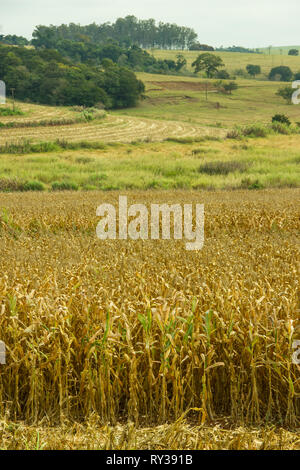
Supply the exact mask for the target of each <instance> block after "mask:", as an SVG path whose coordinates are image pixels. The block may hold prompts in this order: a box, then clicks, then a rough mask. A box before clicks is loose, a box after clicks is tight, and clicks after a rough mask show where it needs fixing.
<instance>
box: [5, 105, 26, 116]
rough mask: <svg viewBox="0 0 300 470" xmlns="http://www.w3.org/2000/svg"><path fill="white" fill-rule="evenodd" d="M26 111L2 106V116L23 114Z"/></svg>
mask: <svg viewBox="0 0 300 470" xmlns="http://www.w3.org/2000/svg"><path fill="white" fill-rule="evenodd" d="M24 114H25V113H23V111H21V109H19V108H16V107H15V109H12V108H0V116H23V115H24Z"/></svg>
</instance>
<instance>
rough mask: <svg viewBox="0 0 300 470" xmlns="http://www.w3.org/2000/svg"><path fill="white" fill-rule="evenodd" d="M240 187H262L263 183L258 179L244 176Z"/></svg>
mask: <svg viewBox="0 0 300 470" xmlns="http://www.w3.org/2000/svg"><path fill="white" fill-rule="evenodd" d="M241 188H242V189H263V185H262V184H261V183H260V181H259V180H258V179H256V180H254V181H253V180H251V178H245V179H243V180H242V182H241Z"/></svg>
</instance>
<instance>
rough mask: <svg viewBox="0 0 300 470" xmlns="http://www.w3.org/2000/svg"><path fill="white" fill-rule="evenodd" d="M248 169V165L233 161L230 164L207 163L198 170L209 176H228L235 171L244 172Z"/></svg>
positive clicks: (219, 162) (221, 162) (220, 162)
mask: <svg viewBox="0 0 300 470" xmlns="http://www.w3.org/2000/svg"><path fill="white" fill-rule="evenodd" d="M247 168H248V164H247V163H245V162H240V161H236V160H232V161H229V162H224V161H216V162H207V163H204V164H203V165H201V166H200V167H199V168H198V172H199V173H205V174H207V175H228V174H229V173H233V172H235V171H239V172H243V171H245V170H246V169H247Z"/></svg>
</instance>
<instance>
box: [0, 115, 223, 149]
mask: <svg viewBox="0 0 300 470" xmlns="http://www.w3.org/2000/svg"><path fill="white" fill-rule="evenodd" d="M225 134H226V133H225V131H224V130H222V129H212V128H209V127H205V126H193V125H190V124H188V123H184V122H180V121H166V120H151V119H143V118H137V117H129V116H116V115H112V114H111V115H108V116H107V117H106V118H105V119H103V120H101V121H97V122H92V123H86V124H85V123H80V124H72V125H66V126H62V125H61V126H57V127H55V126H44V127H37V128H11V129H0V144H5V143H10V142H17V141H19V140H21V139H27V140H32V141H41V140H42V141H45V140H46V141H51V140H56V139H58V138H61V136H63V138H64V139H65V140H68V141H80V140H90V141H103V142H131V141H133V140H146V139H150V140H153V141H160V140H163V139H165V138H167V137H171V136H176V137H187V136H188V137H197V136H204V135H215V136H219V137H221V136H225Z"/></svg>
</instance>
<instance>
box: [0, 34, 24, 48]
mask: <svg viewBox="0 0 300 470" xmlns="http://www.w3.org/2000/svg"><path fill="white" fill-rule="evenodd" d="M29 43H30V42H29V41H28V39H26V38H24V37H23V36H16V35H15V34H8V35H6V36H4V35H3V34H0V44H10V45H12V46H27V45H28V44H29Z"/></svg>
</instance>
